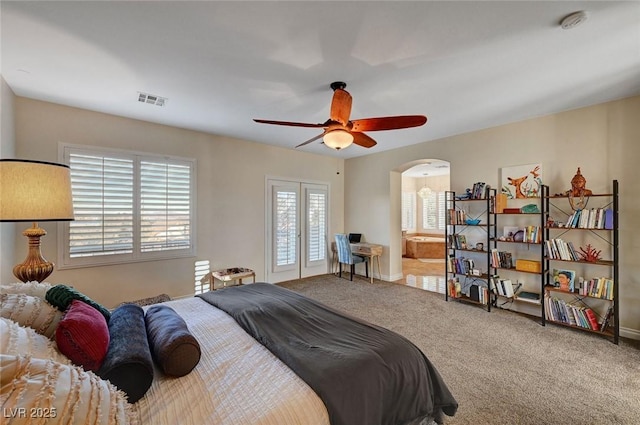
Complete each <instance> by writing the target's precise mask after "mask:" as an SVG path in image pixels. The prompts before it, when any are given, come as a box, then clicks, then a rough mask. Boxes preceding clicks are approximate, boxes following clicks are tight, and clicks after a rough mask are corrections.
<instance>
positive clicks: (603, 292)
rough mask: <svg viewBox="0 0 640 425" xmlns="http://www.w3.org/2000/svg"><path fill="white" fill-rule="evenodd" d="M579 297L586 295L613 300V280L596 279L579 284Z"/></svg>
mask: <svg viewBox="0 0 640 425" xmlns="http://www.w3.org/2000/svg"><path fill="white" fill-rule="evenodd" d="M578 292H579V293H580V295H588V296H590V297H593V298H602V299H604V300H613V279H610V278H606V277H598V278H593V279H590V280H585V281H583V282H581V285H580V288H579V291H578Z"/></svg>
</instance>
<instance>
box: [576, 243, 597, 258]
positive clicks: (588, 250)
mask: <svg viewBox="0 0 640 425" xmlns="http://www.w3.org/2000/svg"><path fill="white" fill-rule="evenodd" d="M601 252H602V250H600V251H596V249H595V248H594V247H592V246H591V244H587V246H586V247H585V248H583V247H580V252H579V253H578V254H579V255H580V257H581V260H582V261H587V262H589V263H595V262H596V261H598V260H599V259H600V253H601Z"/></svg>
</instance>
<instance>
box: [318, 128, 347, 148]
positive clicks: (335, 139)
mask: <svg viewBox="0 0 640 425" xmlns="http://www.w3.org/2000/svg"><path fill="white" fill-rule="evenodd" d="M322 141H324V144H325V145H327V146H329V147H330V148H331V149H335V150H340V149H344V148H346V147H349V146H350V145H351V144H352V143H353V135H352V134H351V133H349V132H348V131H346V130H343V129H336V130H331V131H329V132H328V133H327V134H325V135H324V136H323V137H322Z"/></svg>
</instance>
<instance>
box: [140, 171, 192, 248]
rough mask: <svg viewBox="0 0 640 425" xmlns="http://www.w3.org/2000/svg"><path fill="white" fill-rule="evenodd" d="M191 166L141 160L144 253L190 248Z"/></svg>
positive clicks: (142, 246) (141, 209)
mask: <svg viewBox="0 0 640 425" xmlns="http://www.w3.org/2000/svg"><path fill="white" fill-rule="evenodd" d="M190 196H191V168H190V166H189V164H179V163H172V162H155V161H148V160H143V161H141V162H140V250H141V252H150V251H165V250H173V249H189V248H190V245H191V226H190V224H191V220H190V217H191V201H190Z"/></svg>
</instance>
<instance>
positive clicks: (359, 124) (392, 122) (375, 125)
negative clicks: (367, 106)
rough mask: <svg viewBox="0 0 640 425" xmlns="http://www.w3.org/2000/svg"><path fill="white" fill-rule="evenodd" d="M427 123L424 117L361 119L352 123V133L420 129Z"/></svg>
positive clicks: (404, 116) (402, 116)
mask: <svg viewBox="0 0 640 425" xmlns="http://www.w3.org/2000/svg"><path fill="white" fill-rule="evenodd" d="M426 122H427V117H425V116H424V115H399V116H396V117H380V118H363V119H361V120H355V121H353V128H352V129H351V130H352V131H380V130H397V129H400V128H410V127H420V126H421V125H424V123H426Z"/></svg>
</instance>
